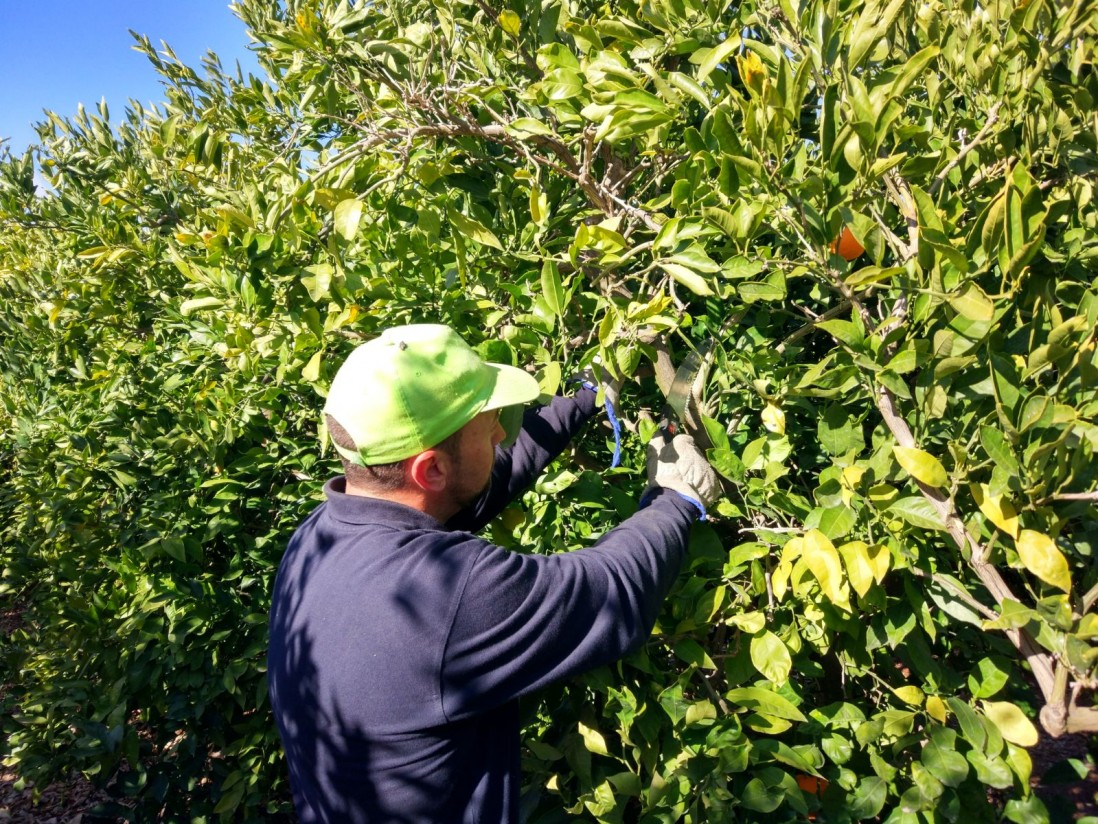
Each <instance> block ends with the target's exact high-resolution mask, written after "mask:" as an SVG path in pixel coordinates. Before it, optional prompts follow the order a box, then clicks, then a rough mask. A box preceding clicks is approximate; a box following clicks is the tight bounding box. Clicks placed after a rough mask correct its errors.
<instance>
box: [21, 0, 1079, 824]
mask: <svg viewBox="0 0 1098 824" xmlns="http://www.w3.org/2000/svg"><path fill="white" fill-rule="evenodd" d="M235 9H236V12H237V14H239V15H240V16H241V17H242V18H243V19H244V20H245V22H246V23H247V24H248V26H249V29H250V31H251V33H252V36H253V38H254V39H255V49H256V52H257V55H258V58H259V62H260V65H261V66H262V67H263V69H264V71H265V74H266V77H263V78H259V77H243V76H240V75H239V74H236V75H233V74H232V73H228V72H226V71H225V70H224V69H223V68H222V67H220V66H219V65H218V64H217V62H216V60H215V59H214V58H212V57H211V58H210V59H209V60H208V61H207V65H206V66H205V71H204V72H203V73H201V74H200V73H198V72H196V71H195V70H193V69H191V68H189V67H187V66H185V65H183V64H181V63H180V62H179V61H178V60H177V59H175V57H174V55H172V54H171V52H170V50H168V51H161V52H158V51H156V50H155V49H154V48H153V47H152V46H151V44H149V43H147V42H142V43H141V45H142V47H143V48H144V49H145V51H146V53H147V54H148V56H149V58H150V60H151V61H152V62H153V64H154V66H155V67H156V69H157V71H159V72H160V74H161V75H162V77H163V78H164V81H165V88H166V97H167V102H166V105H165V106H163V107H162V108H158V109H156V110H145V109H142V108H140V107H139V106H137V105H133V106H131V108H130V109H129V110H128V111H127V112H126V115H125V118H124V120H123V121H121V122H118V123H112V122H111V121H110V118H109V116H108V113H107V112H106V111H105V110H101V111H99V112H98V113H96V114H91V113H86V112H80V113H78V114H77V116H76V117H74V118H70V119H65V118H61V117H57V116H51V117H50V119H49V120H48V121H47V122H45V123H43V124H42V125H41V127H40V129H39V135H40V138H41V144H40V146H39V147H37V148H36V149H35V150H34V151H32V152H30V153H28V154H26V155H18V154H17V155H10V154H9V155H8V156H6V157H5V158H4V160H3V163H2V168H0V177H2V183H0V289H3V291H4V298H5V300H4V308H3V310H2V311H0V339H2V344H3V345H2V346H0V359H3V364H4V369H3V377H2V378H0V381H2V382H3V383H2V386H3V407H2V410H0V416H2V417H3V421H2V423H3V426H2V427H0V432H2V434H0V471H2V472H3V473H4V474H3V477H4V484H3V485H2V486H0V490H2V491H0V508H2V510H3V512H4V520H3V530H4V540H3V542H2V548H0V553H2V556H3V559H4V568H5V572H4V578H3V580H2V583H0V586H2V587H3V590H4V592H5V593H7V595H6V597H8V598H10V599H12V600H13V601H14V602H15V603H17V604H18V605H19V608H20V610H21V611H22V613H23V615H24V626H23V627H22V629H20V630H19V631H17V632H16V633H14V634H13V635H12V637H10V638H8V639H7V640H6V641H4V646H3V652H4V661H5V666H6V669H7V671H8V672H9V673H11V675H10V676H9V677H8V678H6V679H5V680H7V681H11V682H12V685H11V686H9V687H7V688H6V692H5V696H4V698H3V699H2V700H3V701H4V702H5V703H6V704H7V707H6V709H7V710H8V712H6V713H5V719H6V720H5V722H4V723H5V728H6V729H5V731H6V733H7V736H8V743H7V745H6V748H7V749H6V752H5V755H6V760H7V762H8V763H10V764H12V765H13V766H15V767H16V769H17V770H18V771H19V772H20V773H21V774H24V775H28V776H31V777H44V776H48V775H51V774H57V773H59V772H61V771H64V770H67V769H73V768H76V769H80V770H83V771H84V772H86V773H89V774H96V775H99V776H100V778H101V780H102V781H103V782H104V783H105V784H107V783H109V784H110V787H111V789H112V791H113V792H114V793H115V794H116V795H117V796H118V797H119V799H120V802H124V803H120V805H119V806H118V807H117V808H116V809H115V813H116V814H119V815H129V816H130V817H137V818H141V817H142V816H146V817H148V816H150V815H152V814H157V815H160V816H161V817H162V818H164V819H165V820H175V818H179V819H180V820H182V819H183V818H187V819H192V818H195V817H207V818H217V817H221V818H225V819H228V818H234V819H239V820H245V819H249V818H252V819H259V818H262V819H270V818H271V817H272V816H275V815H281V814H285V813H286V812H287V811H288V808H287V805H286V802H285V798H286V791H285V779H284V777H283V776H284V770H283V766H282V763H281V760H280V755H279V749H278V743H277V740H276V738H275V736H274V733H273V729H272V726H271V720H270V716H269V712H268V710H267V707H266V703H265V700H266V699H265V687H264V683H265V682H264V671H263V650H264V648H265V621H266V612H267V607H268V604H269V589H270V584H271V581H272V578H273V572H274V569H275V567H276V565H277V563H278V560H279V557H280V555H281V551H282V548H283V546H284V543H285V540H286V538H287V537H288V535H289V533H290V532H291V531H292V529H293V527H294V525H295V524H296V523H297V522H298V520H299V519H300V518H301V517H302V516H303V515H304V513H306V512H307V511H308V510H309V509H310V508H311V507H313V506H315V504H316V503H317V502H318V500H320V496H319V490H320V486H321V484H322V483H323V481H324V480H325V478H326V476H327V475H328V474H329V473H330V472H332V471H334V462H333V461H332V460H331V457H332V456H331V455H330V454H329V453H323V454H322V452H321V447H320V445H319V444H318V440H317V436H318V435H322V433H321V432H320V431H319V427H320V416H319V409H320V406H321V405H322V398H323V395H324V392H325V388H326V386H327V385H328V382H329V381H330V378H331V376H332V374H333V373H334V370H335V368H336V367H337V366H338V364H339V363H340V361H341V360H342V358H343V357H344V356H345V355H346V353H347V352H348V351H349V350H350V349H351V348H352V347H353V346H354V345H356V344H357V343H358V342H360V341H362V340H364V339H367V338H368V337H370V336H371V335H372V334H373V333H375V332H376V331H377V330H378V329H380V328H382V327H384V326H388V325H392V324H396V323H404V322H410V321H421V320H422V321H426V320H430V321H442V322H446V323H450V324H452V325H453V326H454V327H455V328H457V329H458V330H459V331H460V332H461V333H462V334H463V335H465V336H466V337H467V338H468V339H469V340H470V341H471V342H473V343H476V344H478V345H479V346H481V348H482V351H483V352H484V353H485V354H486V355H488V356H490V357H491V358H493V359H496V360H503V361H507V362H511V363H515V364H517V365H524V366H528V367H530V368H532V369H535V370H536V372H537V374H538V377H539V380H540V381H541V383H542V387H543V389H544V390H545V392H546V393H552V392H554V391H557V390H558V389H559V388H560V387H561V385H562V382H563V379H564V378H566V377H567V375H569V374H570V373H571V372H572V371H574V370H575V369H577V368H578V367H579V366H580V365H581V364H584V363H587V362H589V361H590V360H591V359H592V358H594V357H595V356H596V355H598V356H599V357H600V358H601V360H602V362H603V363H604V364H606V365H608V367H609V368H610V369H612V370H613V371H614V372H616V373H618V374H619V375H620V376H622V377H623V378H625V379H626V384H625V390H624V392H623V397H622V403H621V406H622V409H621V410H619V412H620V414H621V416H622V417H623V419H624V420H625V422H626V427H627V430H628V431H627V433H626V437H625V453H626V457H625V461H624V466H623V468H620V469H614V470H609V469H607V466H608V462H609V445H608V443H607V433H606V432H605V431H604V430H602V429H599V428H598V427H594V428H593V429H592V430H591V431H590V432H589V433H588V434H587V436H586V437H585V439H584V441H583V442H582V443H581V444H580V445H579V447H578V449H577V451H576V453H575V454H573V455H570V456H568V457H567V458H566V459H565V460H562V461H561V462H560V463H559V464H558V465H557V466H555V467H554V468H553V469H552V470H551V471H550V472H549V474H548V475H547V476H546V477H545V478H543V479H542V480H541V481H540V482H539V484H538V485H537V486H536V487H535V489H534V490H532V491H531V492H530V493H528V494H527V495H526V497H525V498H524V499H523V501H521V502H520V503H519V504H517V505H516V506H514V507H513V508H512V509H510V510H508V511H507V512H506V513H504V516H502V517H501V518H500V519H499V520H498V522H497V523H496V524H494V525H493V526H492V527H491V537H492V538H493V540H495V541H496V542H498V543H500V544H502V545H504V546H508V547H513V548H515V549H518V550H522V551H534V552H545V553H549V552H560V551H569V550H572V549H576V548H579V547H582V546H585V545H589V544H590V543H591V542H592V541H593V540H594V538H595V537H597V535H598V534H600V533H601V532H602V531H604V530H606V529H608V528H610V527H611V526H613V525H614V524H615V523H617V522H618V521H620V519H621V518H622V517H623V516H625V515H627V514H629V513H630V512H631V511H633V509H634V508H635V506H636V501H637V498H638V497H639V493H640V491H641V489H642V488H643V484H644V476H643V461H644V459H643V445H644V442H645V441H646V439H647V437H648V436H650V435H651V433H652V432H653V430H654V428H655V423H654V422H653V418H655V417H658V415H659V410H660V407H661V406H662V403H663V399H664V393H665V392H666V391H667V389H668V386H669V383H670V380H671V376H672V374H673V373H674V369H675V367H676V366H677V364H678V363H679V362H680V361H681V360H682V359H683V358H684V357H685V356H686V354H687V353H689V352H691V351H695V350H697V351H699V352H700V353H701V354H704V358H703V363H704V367H705V368H704V370H703V374H702V375H701V377H700V379H699V380H698V381H697V384H696V386H695V390H696V391H695V397H694V399H693V403H692V404H691V410H690V412H691V414H690V415H689V416H688V417H689V418H690V420H689V421H688V427H689V428H691V430H692V431H693V432H694V434H695V436H696V437H697V439H698V440H699V442H701V443H702V444H703V445H704V447H705V448H706V449H707V450H708V454H709V457H710V460H711V461H712V462H713V464H714V466H715V467H716V468H717V469H718V471H719V472H720V473H721V475H722V476H723V478H724V479H725V481H726V486H725V491H726V496H725V498H724V499H723V500H722V501H721V502H720V503H719V504H718V505H717V507H716V508H715V512H714V513H713V518H712V519H711V521H710V522H708V523H704V524H700V525H698V526H697V527H696V529H695V530H694V533H693V536H692V543H691V550H692V552H691V556H690V560H689V562H688V569H687V570H686V573H685V574H684V575H683V576H682V578H681V579H680V581H679V584H678V585H677V587H676V589H675V590H674V591H673V593H672V594H671V596H670V597H669V599H668V601H667V604H666V607H665V609H664V612H663V614H662V616H661V618H660V622H659V625H658V627H657V631H656V633H655V634H654V636H653V639H652V641H651V642H650V643H649V644H648V646H647V647H646V648H645V649H644V650H643V651H642V652H641V653H639V654H637V655H636V656H633V657H631V658H629V659H627V660H626V661H623V662H621V663H620V664H618V665H615V666H613V667H608V668H605V669H602V670H599V671H597V672H594V673H591V674H589V675H588V676H586V677H584V678H581V679H578V680H577V681H574V682H570V683H568V684H564V685H561V686H559V687H557V688H554V689H552V690H548V691H546V692H545V693H544V694H542V695H540V696H539V697H538V700H537V701H536V702H532V703H530V704H529V706H527V707H526V714H527V715H526V717H527V723H526V727H525V732H524V758H525V764H524V766H525V775H526V779H527V786H526V789H525V793H524V808H525V812H526V814H527V816H528V819H529V820H530V821H532V822H553V821H563V820H568V819H569V818H580V819H586V820H597V821H602V822H623V821H643V822H673V821H690V822H699V821H728V820H738V821H740V820H742V821H778V820H797V819H804V818H805V817H814V818H815V820H818V821H822V820H826V821H837V822H838V821H855V820H866V819H868V820H887V821H891V822H908V821H910V822H915V821H939V820H943V821H954V820H957V819H958V818H960V817H961V816H962V815H965V816H968V817H970V818H971V819H972V820H978V821H995V820H1000V819H1001V818H1002V817H1004V816H1005V817H1006V818H1008V819H1010V820H1013V821H1019V822H1023V821H1025V822H1028V821H1040V820H1045V819H1047V817H1048V814H1047V811H1046V810H1045V808H1044V806H1043V805H1042V803H1041V802H1040V801H1039V800H1038V799H1037V798H1036V797H1035V796H1033V795H1032V794H1031V793H1030V789H1029V779H1030V772H1031V769H1032V768H1031V762H1030V758H1029V756H1028V754H1027V747H1030V746H1032V745H1033V744H1034V743H1036V741H1037V734H1038V733H1037V726H1038V725H1040V726H1041V727H1043V728H1044V729H1045V730H1046V731H1047V733H1048V734H1051V735H1061V734H1064V733H1067V732H1080V731H1086V732H1091V731H1094V730H1095V729H1096V728H1098V718H1096V712H1095V709H1094V708H1093V706H1092V703H1093V693H1094V688H1095V686H1096V681H1095V663H1096V662H1095V659H1096V648H1095V644H1094V641H1095V638H1096V637H1098V618H1096V617H1095V609H1094V605H1095V601H1096V600H1098V568H1096V567H1095V563H1094V557H1093V551H1094V548H1095V545H1096V543H1098V527H1096V526H1095V515H1096V510H1095V504H1096V502H1098V491H1096V488H1098V483H1096V472H1095V469H1094V452H1095V447H1096V445H1098V426H1096V424H1095V421H1096V415H1098V390H1096V388H1095V387H1096V386H1098V381H1096V377H1098V358H1096V355H1095V329H1096V326H1098V323H1096V322H1098V283H1096V280H1095V276H1096V272H1098V225H1096V224H1098V210H1096V208H1095V202H1094V186H1095V176H1096V170H1098V163H1096V162H1095V157H1096V156H1098V154H1096V150H1098V145H1096V144H1098V132H1096V123H1098V121H1096V119H1095V118H1096V104H1095V100H1096V98H1098V73H1096V68H1095V62H1094V61H1095V54H1096V50H1095V43H1096V33H1095V30H1094V27H1095V23H1094V21H1095V19H1098V16H1096V13H1095V12H1096V10H1095V7H1094V4H1093V3H1092V2H1081V3H1080V2H1076V3H1067V2H1055V0H1029V2H1026V3H1019V4H1015V3H1012V2H1006V0H1003V2H990V3H986V4H982V5H978V4H974V3H967V2H960V3H954V2H944V1H939V0H927V1H926V2H922V3H919V4H913V3H905V2H903V0H891V2H869V3H866V4H858V3H840V2H838V0H803V2H800V3H799V4H798V3H793V2H762V3H746V2H745V3H741V4H727V3H721V2H702V0H662V1H661V2H651V3H645V4H633V3H627V2H621V3H608V4H598V3H585V2H568V0H564V1H563V2H555V1H554V0H545V2H543V3H540V4H522V3H518V2H514V3H512V4H510V5H502V4H490V3H487V2H476V0H474V1H473V2H445V3H443V2H430V1H429V0H409V2H404V3H393V4H387V3H369V4H367V3H354V4H352V3H349V2H334V1H329V0H300V2H293V1H292V0H291V2H288V3H273V2H263V1H262V0H240V2H239V3H238V4H237V5H236V7H235ZM36 164H37V166H36ZM35 168H37V169H38V170H39V173H40V175H41V178H42V181H43V183H44V185H43V186H42V187H40V188H39V189H38V191H36V184H35V182H34V173H35ZM78 651H79V652H78ZM16 674H17V675H16ZM127 799H128V800H127ZM127 809H128V810H131V812H126V810H127Z"/></svg>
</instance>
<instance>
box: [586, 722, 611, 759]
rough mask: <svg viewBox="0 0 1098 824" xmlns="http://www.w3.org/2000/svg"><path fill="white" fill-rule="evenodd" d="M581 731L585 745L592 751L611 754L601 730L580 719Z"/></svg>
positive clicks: (598, 753) (599, 753)
mask: <svg viewBox="0 0 1098 824" xmlns="http://www.w3.org/2000/svg"><path fill="white" fill-rule="evenodd" d="M579 733H580V735H581V736H583V746H584V747H586V748H587V749H588V750H589V751H590V752H593V753H596V754H597V755H609V754H610V753H609V750H607V749H606V739H605V738H604V737H603V735H602V733H601V732H599V731H598V730H593V729H591V728H590V727H588V726H587V725H586V724H584V723H583V722H582V721H580V722H579Z"/></svg>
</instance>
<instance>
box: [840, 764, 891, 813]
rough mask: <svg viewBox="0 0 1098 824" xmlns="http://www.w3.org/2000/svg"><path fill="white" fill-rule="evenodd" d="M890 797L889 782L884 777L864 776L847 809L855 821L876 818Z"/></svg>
mask: <svg viewBox="0 0 1098 824" xmlns="http://www.w3.org/2000/svg"><path fill="white" fill-rule="evenodd" d="M887 797H888V784H887V783H886V782H885V781H884V779H881V778H878V777H877V776H875V775H871V776H869V777H868V778H862V779H861V780H860V781H859V782H858V786H857V787H856V788H855V790H854V794H853V795H852V796H851V797H850V800H849V802H848V806H847V811H848V812H849V814H850V817H851V818H852V819H854V820H855V821H861V820H864V819H866V818H876V817H877V814H878V813H880V812H881V810H882V809H884V804H885V799H886V798H887Z"/></svg>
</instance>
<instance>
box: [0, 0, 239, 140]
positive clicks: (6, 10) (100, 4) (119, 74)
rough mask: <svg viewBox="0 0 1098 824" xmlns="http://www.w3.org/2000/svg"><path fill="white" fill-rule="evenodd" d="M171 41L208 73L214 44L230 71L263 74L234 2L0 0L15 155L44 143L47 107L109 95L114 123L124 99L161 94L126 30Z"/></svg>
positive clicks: (0, 50) (0, 91)
mask: <svg viewBox="0 0 1098 824" xmlns="http://www.w3.org/2000/svg"><path fill="white" fill-rule="evenodd" d="M130 29H133V30H134V31H135V32H138V33H140V34H146V35H148V37H149V39H150V40H151V41H152V42H153V44H154V45H156V46H158V47H159V45H160V43H161V41H164V42H167V43H168V45H170V46H171V47H172V49H173V50H174V51H175V53H176V54H177V55H178V56H179V58H180V59H181V60H182V61H183V62H184V63H186V64H187V65H189V66H192V67H194V68H195V69H197V70H199V72H201V59H202V56H203V55H204V54H205V53H206V52H207V51H214V52H215V53H216V54H217V55H218V57H219V58H220V59H221V64H222V66H224V67H225V69H226V71H227V72H229V73H232V72H233V71H235V66H236V61H238V60H239V61H240V64H241V66H243V67H244V70H245V73H247V71H249V70H251V71H256V65H257V64H256V62H255V58H254V57H253V56H252V55H251V53H250V52H248V50H247V46H248V42H249V40H248V35H247V32H246V30H245V27H244V24H243V23H241V22H240V20H238V19H237V17H236V16H235V15H234V14H233V13H232V12H231V11H230V10H229V0H0V139H3V138H10V142H8V143H7V144H6V145H7V146H8V147H9V148H10V149H11V150H12V152H13V153H21V152H22V150H23V149H24V148H25V147H26V146H27V145H29V144H30V143H34V142H35V141H36V140H37V136H36V135H35V133H34V130H33V128H32V126H31V124H32V123H35V122H37V121H41V120H44V119H45V116H44V115H43V114H42V111H43V110H44V109H50V110H52V111H54V112H57V114H59V115H62V116H64V117H69V116H72V115H74V114H75V113H76V106H77V104H78V103H83V104H84V106H85V108H89V109H90V108H93V107H94V106H96V105H97V104H98V103H99V100H100V98H104V97H105V98H106V100H107V105H108V106H109V107H110V113H111V122H112V123H117V122H120V121H121V120H122V115H123V112H124V109H125V107H126V102H127V101H128V100H129V99H130V98H133V99H135V100H138V101H140V102H141V103H142V104H147V103H153V102H158V101H160V100H162V99H163V89H162V87H161V85H160V82H159V75H157V74H156V72H155V71H154V70H153V67H152V64H150V63H149V61H148V59H147V58H146V57H145V55H143V54H141V53H139V52H136V51H134V50H133V48H132V45H133V43H134V40H133V38H132V37H131V36H130V33H129V30H130Z"/></svg>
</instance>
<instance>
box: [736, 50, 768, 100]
mask: <svg viewBox="0 0 1098 824" xmlns="http://www.w3.org/2000/svg"><path fill="white" fill-rule="evenodd" d="M736 62H737V63H739V67H740V77H741V78H743V84H744V85H745V86H747V88H749V89H751V91H753V92H755V93H756V94H761V93H762V89H763V84H764V83H765V82H766V79H767V76H768V73H767V71H766V66H764V65H763V62H762V60H760V59H759V56H758V55H757V54H755V52H753V51H749V52H748V53H747V54H745V55H744V56H743V57H737V58H736Z"/></svg>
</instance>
